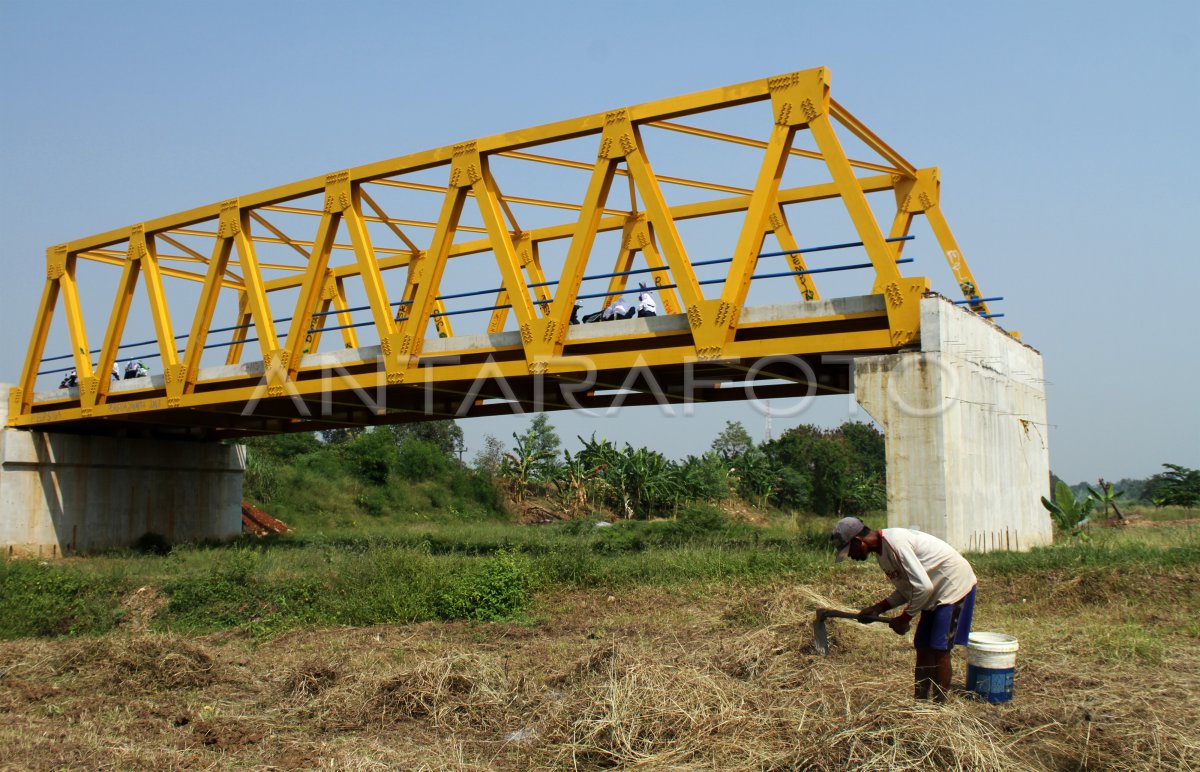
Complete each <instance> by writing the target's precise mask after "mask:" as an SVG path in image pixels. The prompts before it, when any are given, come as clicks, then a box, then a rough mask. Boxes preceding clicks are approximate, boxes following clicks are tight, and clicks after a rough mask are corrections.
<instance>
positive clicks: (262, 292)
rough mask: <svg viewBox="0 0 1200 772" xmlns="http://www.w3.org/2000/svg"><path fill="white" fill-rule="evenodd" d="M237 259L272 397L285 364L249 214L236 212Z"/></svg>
mask: <svg viewBox="0 0 1200 772" xmlns="http://www.w3.org/2000/svg"><path fill="white" fill-rule="evenodd" d="M233 239H234V244H235V245H236V246H237V254H238V259H239V260H240V261H241V264H242V281H244V282H245V283H246V308H247V309H249V311H250V316H251V318H252V319H253V320H254V331H255V332H256V333H257V334H258V347H259V350H260V351H261V352H262V359H263V367H264V375H265V376H266V377H267V382H268V392H272V390H273V389H275V390H277V391H275V392H274V393H272V396H274V395H275V394H276V393H277V394H282V393H283V392H282V388H283V381H284V380H285V379H286V378H285V376H286V373H287V370H286V363H285V362H284V361H283V352H282V351H280V349H279V336H278V335H276V333H275V321H274V319H273V318H272V317H271V304H270V302H269V301H268V300H267V293H266V289H265V287H264V286H263V278H262V271H261V270H260V269H259V267H258V254H257V252H256V251H255V248H254V240H253V239H251V238H250V212H249V210H248V209H245V208H239V210H238V223H237V228H236V230H234V232H233Z"/></svg>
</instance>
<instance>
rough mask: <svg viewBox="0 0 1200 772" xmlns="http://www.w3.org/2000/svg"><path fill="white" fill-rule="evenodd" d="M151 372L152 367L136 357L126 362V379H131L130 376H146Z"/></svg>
mask: <svg viewBox="0 0 1200 772" xmlns="http://www.w3.org/2000/svg"><path fill="white" fill-rule="evenodd" d="M149 374H150V368H148V367H146V365H144V364H142V363H141V362H140V361H138V360H136V359H130V360H129V361H128V362H126V363H125V380H129V379H130V378H144V377H145V376H147V375H149Z"/></svg>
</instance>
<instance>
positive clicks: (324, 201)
mask: <svg viewBox="0 0 1200 772" xmlns="http://www.w3.org/2000/svg"><path fill="white" fill-rule="evenodd" d="M730 126H735V127H738V131H736V132H734V131H731V130H730V128H729V127H730ZM839 132H840V133H841V134H842V138H839ZM747 135H751V136H747ZM843 139H848V140H849V141H852V142H854V143H855V147H856V148H859V149H861V151H862V155H863V156H864V158H852V157H849V155H848V153H847V150H846V149H845V147H844V146H843ZM865 156H870V157H869V158H866V157H865ZM652 160H653V161H654V163H655V164H658V165H659V167H660V169H664V170H665V169H675V168H680V169H682V170H683V171H684V172H686V173H687V176H668V175H665V174H661V173H656V171H655V168H654V167H653V166H652V165H651V161H652ZM709 175H711V178H708V179H702V177H709ZM713 178H716V179H719V180H721V181H714V179H713ZM888 193H890V194H891V195H888ZM872 194H880V195H875V196H873V195H872ZM881 199H882V203H881ZM885 210H886V211H887V212H888V213H891V222H890V223H888V224H887V225H886V227H883V226H881V223H880V219H884V220H885V221H886V215H885V216H884V217H882V218H881V217H880V216H879V215H878V214H877V212H882V211H885ZM807 212H811V213H812V214H811V215H806V213H807ZM916 215H924V216H925V218H926V219H927V221H928V223H929V226H930V230H931V231H932V233H933V236H934V239H935V240H936V242H937V245H938V247H939V251H940V252H941V253H942V254H943V255H944V257H945V259H946V260H947V262H948V264H949V266H950V270H951V272H952V273H953V275H954V279H955V281H956V282H957V284H958V288H959V291H960V292H961V293H962V295H963V298H964V299H963V300H962V301H959V302H961V303H963V304H964V305H966V306H968V307H969V308H970V309H971V310H973V311H975V312H976V313H978V314H980V315H983V316H994V315H995V314H991V313H990V312H989V310H988V305H987V301H988V300H994V298H984V297H983V296H982V292H981V291H980V289H979V288H978V285H977V284H976V282H975V279H974V278H973V277H972V275H971V272H970V270H969V268H968V267H967V263H966V261H965V259H963V256H962V253H961V252H960V250H959V248H958V246H957V244H956V243H955V241H954V237H953V235H952V234H951V232H950V229H949V227H948V226H947V224H946V221H945V219H944V217H943V215H942V210H941V207H940V205H939V180H938V172H937V170H936V169H932V168H926V169H918V168H916V167H914V166H913V165H912V164H910V163H909V162H908V161H906V160H905V159H904V158H903V157H902V156H901V155H900V154H899V153H897V152H896V151H895V150H893V149H892V148H891V147H889V146H888V145H887V144H886V143H885V142H884V141H883V140H881V139H880V138H879V137H877V136H876V135H875V134H874V133H872V132H871V131H870V130H869V129H868V128H867V127H866V126H865V125H863V124H862V123H861V122H860V121H859V120H857V119H856V118H855V117H854V116H853V115H851V113H850V112H849V111H847V110H846V109H845V108H844V107H842V106H841V105H840V104H839V103H838V102H836V101H834V100H833V99H831V98H830V93H829V72H828V71H827V70H826V69H824V68H817V69H811V70H804V71H801V72H794V73H789V74H786V75H781V76H779V77H774V78H767V79H763V80H755V81H751V82H748V83H741V84H738V85H735V86H729V87H725V88H718V89H713V90H710V91H704V92H700V93H695V94H689V95H686V96H680V97H675V98H671V99H665V100H662V101H657V102H650V103H647V104H641V105H637V106H634V107H627V108H623V109H618V110H612V111H609V112H602V113H596V114H594V115H588V116H584V117H581V118H575V119H571V120H565V121H560V122H557V123H551V124H548V125H545V126H540V127H537V128H532V129H524V130H520V131H513V132H509V133H505V134H499V135H495V136H490V137H485V138H482V139H477V140H474V141H470V142H463V143H460V144H455V145H452V146H448V147H442V148H438V149H435V150H429V151H426V152H422V153H415V154H412V155H406V156H401V157H399V158H393V159H390V160H387V161H381V162H378V163H373V164H368V165H365V166H360V167H356V168H353V169H348V170H345V171H340V172H336V173H333V174H329V175H327V176H323V177H315V178H311V179H307V180H303V181H300V182H296V183H293V184H290V185H284V186H281V187H277V188H272V189H270V190H265V191H262V192H259V193H253V194H250V195H246V196H242V197H240V198H232V199H229V200H226V201H221V202H219V203H214V204H210V205H208V206H202V207H199V208H196V209H192V210H189V211H185V212H180V213H178V214H173V215H169V216H167V217H161V218H158V219H155V220H149V221H146V222H144V223H139V224H137V225H133V226H132V227H126V228H122V229H118V230H114V231H109V232H107V233H101V234H99V235H95V236H91V237H88V238H82V239H78V240H75V241H70V242H67V243H65V244H60V245H58V246H55V247H53V248H51V249H49V250H48V251H47V259H46V283H45V289H44V291H43V293H42V297H41V302H40V305H39V306H38V310H37V316H36V319H35V320H34V325H33V334H32V339H31V341H30V344H29V350H28V355H27V357H26V359H25V364H24V370H23V372H22V375H21V379H20V382H19V383H18V384H17V386H16V387H15V388H13V389H12V391H11V393H10V397H9V425H10V426H17V427H26V428H32V427H36V428H45V429H56V430H66V431H76V432H89V433H103V434H117V435H122V434H123V435H129V436H161V437H194V438H198V439H212V438H219V437H228V436H244V435H248V434H254V433H272V432H282V431H293V430H312V429H325V428H332V427H343V426H350V425H363V424H379V423H388V422H403V421H414V420H428V419H431V418H444V417H450V416H476V415H489V414H496V413H501V412H511V411H514V410H517V409H521V410H528V409H535V410H554V409H563V408H575V407H600V406H611V405H614V404H627V405H634V404H647V403H650V402H656V401H657V402H666V403H678V402H682V403H686V402H703V401H711V400H721V399H745V398H747V397H748V396H757V397H759V398H769V397H779V396H790V395H796V394H812V393H830V392H845V391H846V390H847V388H848V368H847V366H846V362H847V361H848V357H849V356H853V355H856V354H865V353H886V352H891V351H897V350H900V349H902V348H905V347H909V346H912V345H913V344H914V343H916V342H917V341H918V335H919V331H920V317H919V313H918V305H919V303H918V301H919V299H920V298H921V297H922V295H923V294H925V293H926V292H928V291H929V288H930V286H929V285H930V282H929V280H928V279H927V278H924V277H908V276H904V275H902V274H901V270H900V266H901V265H903V264H904V263H906V262H909V261H910V259H909V258H907V257H904V256H903V252H904V248H905V246H906V244H907V243H908V240H909V239H910V238H911V236H910V226H911V225H912V223H913V218H914V217H915V216H916ZM830 223H836V224H841V225H842V226H843V227H842V228H841V230H840V231H839V232H840V233H842V234H843V237H842V238H841V239H827V240H826V242H825V243H822V242H817V243H816V244H815V245H814V246H801V239H802V238H803V239H805V244H811V243H812V242H810V241H808V238H809V236H810V234H816V233H825V232H827V230H828V229H829V228H832V227H833V226H832V225H830ZM828 242H832V243H828ZM838 255H841V256H843V257H847V259H849V260H850V262H849V263H847V262H845V260H843V262H841V263H834V262H830V260H831V259H832V258H833V257H834V256H838ZM827 258H828V259H827ZM85 266H87V268H86V269H85ZM851 269H859V270H858V272H857V273H854V274H853V275H855V276H859V277H864V276H869V277H870V280H869V281H864V282H863V285H862V287H861V289H860V290H858V291H857V292H842V293H840V294H838V295H836V296H833V295H831V294H830V293H829V292H828V291H826V292H822V291H820V290H819V287H822V286H826V282H827V281H830V282H834V281H835V280H840V279H841V278H843V277H845V276H849V275H851V274H850V273H846V272H848V271H850V270H851ZM104 272H107V273H108V274H109V276H108V277H107V278H104V279H102V278H99V277H100V276H101V274H102V273H104ZM106 281H107V285H106V284H105V282H106ZM635 281H636V282H638V283H645V284H647V285H648V286H647V289H648V290H649V291H650V293H651V297H652V298H654V299H655V302H656V305H657V315H655V316H645V317H640V316H635V317H633V318H628V319H619V320H613V321H602V322H595V323H580V324H577V323H574V322H575V321H576V320H577V317H578V316H579V315H580V314H581V313H582V314H583V315H585V316H586V314H587V313H588V312H589V311H592V310H598V309H600V308H602V307H605V306H610V305H611V306H615V304H617V303H618V298H620V296H621V295H622V293H624V292H625V291H626V290H627V288H631V287H632V286H633V282H635ZM114 282H115V284H116V297H115V300H113V301H112V304H111V310H108V309H109V305H108V301H107V300H106V299H105V300H103V301H102V307H101V308H100V311H101V313H103V312H107V313H108V316H107V318H106V319H105V320H104V324H103V327H104V332H103V336H102V337H101V338H99V339H98V340H99V344H98V345H95V344H94V341H95V340H96V339H93V338H89V336H88V332H87V325H86V324H85V317H86V316H88V313H87V312H86V309H85V306H86V305H87V300H88V298H90V297H96V296H98V293H99V292H100V289H99V288H100V287H103V286H108V287H111V286H112V284H113V283H114ZM768 285H769V287H768ZM830 286H832V285H830ZM640 292H641V291H640V290H638V289H634V290H633V292H632V294H633V295H634V296H637V295H639V294H640ZM81 299H82V302H81ZM635 305H636V303H635ZM581 307H582V308H581ZM131 309H132V311H131ZM59 312H61V313H59ZM56 314H59V316H57V317H56ZM138 314H141V315H142V317H143V319H144V323H142V324H141V329H142V330H143V332H142V333H141V334H134V333H133V332H132V330H133V329H136V328H137V327H138V323H137V322H136V321H131V320H134V319H135V317H136V316H137V315H138ZM95 316H98V315H93V317H95ZM56 319H59V320H61V321H59V322H56ZM94 321H95V320H94V318H93V326H95V324H94ZM64 323H65V324H64ZM55 324H58V325H59V326H58V327H55V326H54V325H55ZM177 324H178V326H177ZM185 324H186V325H187V326H186V327H184V325H185ZM64 327H65V333H64V332H63V330H64ZM151 327H152V328H153V336H152V337H151V336H150V333H149V330H150V329H151ZM455 327H457V328H458V329H457V331H456V330H455ZM52 328H53V330H54V331H55V332H56V334H57V335H58V337H59V338H61V339H63V340H64V341H68V342H69V347H70V353H62V352H55V351H49V352H48V351H47V350H46V349H47V341H48V339H50V337H51V333H52ZM127 328H129V330H130V331H129V332H127ZM181 330H186V332H179V331H181ZM248 348H249V350H248ZM131 359H132V360H141V361H143V362H145V363H149V366H148V368H147V369H148V370H149V374H148V375H147V374H138V373H136V372H132V373H131V374H132V376H133V377H129V378H120V377H118V376H114V375H112V372H113V371H114V369H116V370H117V371H118V373H120V372H123V371H124V363H125V362H126V360H131ZM39 377H40V378H41V380H40V382H39ZM64 378H65V380H64ZM60 382H61V384H62V385H61V386H60ZM56 386H57V387H58V388H56Z"/></svg>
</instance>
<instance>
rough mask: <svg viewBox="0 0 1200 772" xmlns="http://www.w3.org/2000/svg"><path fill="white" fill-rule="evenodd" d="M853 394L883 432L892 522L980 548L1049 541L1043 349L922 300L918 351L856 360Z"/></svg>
mask: <svg viewBox="0 0 1200 772" xmlns="http://www.w3.org/2000/svg"><path fill="white" fill-rule="evenodd" d="M854 393H855V397H856V398H857V399H858V402H859V404H860V405H862V407H863V408H864V409H865V410H866V411H867V413H869V414H870V415H871V417H872V418H874V419H875V420H876V421H877V422H878V423H879V424H880V425H881V426H882V427H883V431H884V438H885V442H886V453H887V478H888V479H887V500H888V525H889V526H891V527H911V528H917V529H919V530H921V531H924V532H926V533H929V534H933V535H934V536H937V537H939V538H941V539H943V540H945V541H946V542H948V543H950V544H951V545H952V546H954V547H955V548H957V549H960V550H969V551H978V552H985V551H991V550H1020V551H1025V550H1029V549H1031V548H1033V547H1037V546H1041V545H1046V544H1050V543H1051V541H1052V539H1053V530H1052V525H1051V522H1050V518H1049V516H1048V515H1047V513H1046V511H1045V510H1044V509H1043V508H1042V505H1041V502H1040V498H1041V496H1043V495H1046V493H1047V491H1048V490H1049V485H1050V483H1049V480H1050V455H1049V446H1048V444H1047V431H1046V389H1045V380H1044V379H1043V368H1042V356H1041V354H1039V353H1038V352H1037V351H1036V350H1034V349H1032V348H1030V347H1029V346H1026V345H1024V344H1023V343H1021V342H1020V341H1018V340H1016V339H1015V338H1013V337H1012V336H1010V335H1008V334H1007V333H1005V332H1004V331H1003V330H1001V329H1000V328H999V327H997V326H996V325H995V324H992V323H990V322H988V321H987V320H985V319H982V318H980V317H979V316H978V315H976V314H974V313H971V312H970V311H968V310H966V309H964V308H960V307H958V306H956V305H954V304H953V303H951V302H950V301H948V300H946V299H945V298H942V297H935V296H930V297H926V298H923V299H922V300H921V345H920V350H914V351H903V352H900V353H897V354H889V355H885V356H871V357H860V358H858V359H856V360H855V365H854Z"/></svg>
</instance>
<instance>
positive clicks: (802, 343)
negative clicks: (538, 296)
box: [28, 295, 892, 439]
mask: <svg viewBox="0 0 1200 772" xmlns="http://www.w3.org/2000/svg"><path fill="white" fill-rule="evenodd" d="M815 328H820V330H821V331H820V332H819V333H818V331H817V329H815ZM738 330H739V337H740V340H735V341H734V343H733V344H732V345H731V347H730V348H729V349H728V351H727V354H728V355H727V356H725V357H722V358H721V359H714V360H698V359H696V357H695V356H694V355H691V354H690V352H691V351H692V346H691V339H690V329H689V326H688V319H687V315H686V314H669V315H663V316H656V317H646V318H633V319H624V320H614V321H607V322H596V323H592V324H580V325H572V326H571V327H570V329H569V330H568V332H567V336H566V346H565V347H564V352H563V355H562V357H561V358H560V359H559V360H558V361H556V362H555V363H554V366H553V367H551V368H549V369H548V371H547V372H546V373H539V374H530V373H529V372H528V368H527V367H526V365H525V360H524V354H523V348H522V340H521V335H520V333H519V332H516V331H510V332H500V333H490V334H483V335H464V336H458V337H449V338H431V339H429V340H427V341H426V342H425V346H424V351H425V356H424V357H423V360H422V367H421V368H420V376H421V377H420V379H419V380H417V381H415V382H413V383H405V384H398V385H389V384H388V383H387V378H386V369H385V368H384V367H383V366H382V364H381V362H382V359H383V357H382V351H381V347H380V346H364V347H360V348H357V349H345V350H341V351H335V352H321V353H315V354H308V355H306V356H305V357H304V358H303V360H302V361H301V365H300V368H299V371H298V373H297V377H296V379H295V380H294V382H292V384H291V385H292V386H293V388H291V389H287V390H286V391H285V393H284V394H282V395H271V394H270V390H269V387H268V386H267V381H266V379H265V375H266V370H265V367H264V364H263V362H262V361H258V360H256V361H251V362H246V363H241V364H236V365H220V366H214V367H207V368H203V369H202V370H201V371H200V373H199V378H198V382H199V383H200V384H202V385H203V388H202V389H197V390H196V392H194V393H193V394H192V395H189V397H188V399H187V400H186V402H185V403H184V404H181V405H178V406H175V407H171V406H170V405H169V404H168V398H167V391H166V389H167V384H166V379H165V377H164V376H163V375H161V374H156V375H153V376H149V377H144V378H135V379H130V380H122V381H115V382H113V383H112V386H111V389H110V391H109V399H108V400H107V402H106V403H105V405H103V406H102V407H101V408H100V409H99V410H97V409H96V408H93V410H92V414H91V415H85V414H84V408H82V407H81V402H80V394H79V389H78V388H64V389H53V390H49V391H45V392H39V393H37V394H35V395H34V402H35V404H36V405H37V411H36V412H34V413H33V414H32V415H31V416H30V417H29V418H30V420H29V422H28V425H31V426H33V425H37V424H42V423H52V424H53V425H54V428H55V429H56V430H66V431H73V432H81V433H103V434H121V435H129V436H139V437H140V436H146V437H181V438H182V437H190V438H196V439H217V438H221V437H237V436H245V435H252V434H259V433H277V432H285V431H312V430H318V429H327V428H340V427H345V426H356V425H371V424H380V423H402V422H408V421H418V420H429V418H431V417H435V418H436V417H468V416H480V415H496V414H505V413H512V412H524V411H533V410H562V409H577V408H592V409H605V408H611V407H613V406H620V405H630V406H632V405H647V404H661V405H667V406H674V405H682V404H688V403H703V402H719V401H727V400H744V399H755V398H757V399H771V398H778V397H785V396H804V395H817V394H828V393H845V392H846V391H847V390H848V388H849V374H848V369H847V361H848V356H849V355H855V354H864V353H879V352H880V351H887V350H891V349H892V347H891V345H890V339H889V335H888V326H887V314H886V309H885V307H884V299H883V297H882V296H880V295H865V296H858V297H849V298H834V299H830V300H822V301H809V302H796V303H781V304H774V305H769V306H758V307H750V308H746V309H745V310H744V311H743V313H742V315H741V321H740V323H739V325H738ZM835 339H836V340H838V341H841V345H840V347H839V344H837V343H834V342H833V341H834V340H835ZM833 354H840V355H841V356H836V355H833ZM231 395H232V396H233V397H234V398H233V399H231V398H230V397H231Z"/></svg>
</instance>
